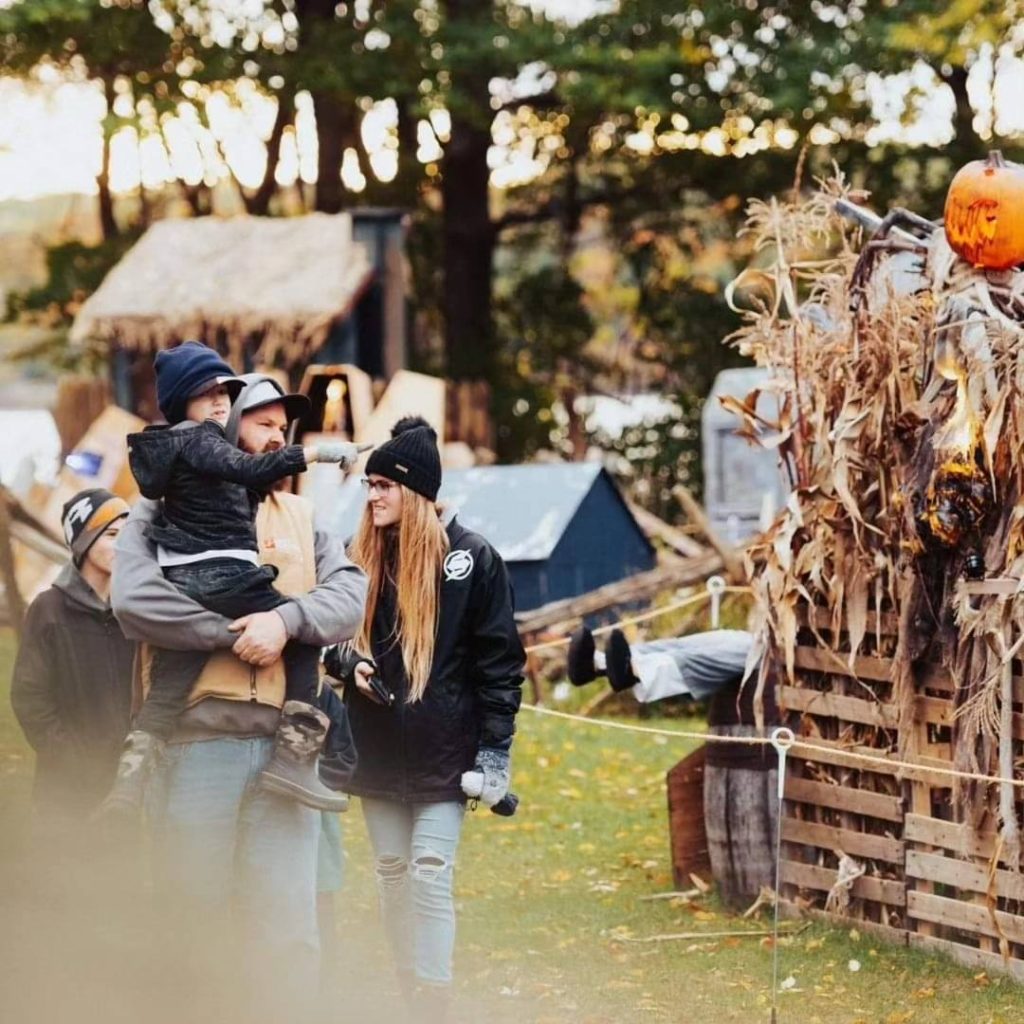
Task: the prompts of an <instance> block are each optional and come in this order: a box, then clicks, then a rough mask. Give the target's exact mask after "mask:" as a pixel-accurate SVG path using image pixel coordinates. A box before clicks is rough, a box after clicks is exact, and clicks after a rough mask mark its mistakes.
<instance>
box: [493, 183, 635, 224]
mask: <svg viewBox="0 0 1024 1024" xmlns="http://www.w3.org/2000/svg"><path fill="white" fill-rule="evenodd" d="M634 191H635V190H634V189H607V190H605V191H602V192H594V193H593V194H592V195H589V196H583V197H577V198H575V200H574V201H573V204H572V205H573V207H574V210H573V211H572V212H574V213H576V214H578V213H579V211H581V210H583V209H585V208H586V207H588V206H599V205H601V204H602V203H611V202H614V201H616V200H618V199H625V198H626V197H627V196H629V195H631V194H632V193H633V192H634ZM568 209H569V208H568V204H567V203H566V200H565V198H564V197H558V198H556V199H549V200H548V201H547V202H546V203H542V204H541V205H540V206H537V207H534V209H532V210H509V212H508V213H506V214H503V215H502V216H501V217H499V218H498V219H497V220H495V221H494V222H493V224H492V226H493V228H494V232H495V234H499V233H500V232H502V231H504V230H505V229H506V228H512V227H518V226H519V225H520V224H541V223H543V222H544V221H548V220H558V219H564V218H565V216H566V213H567V211H568Z"/></svg>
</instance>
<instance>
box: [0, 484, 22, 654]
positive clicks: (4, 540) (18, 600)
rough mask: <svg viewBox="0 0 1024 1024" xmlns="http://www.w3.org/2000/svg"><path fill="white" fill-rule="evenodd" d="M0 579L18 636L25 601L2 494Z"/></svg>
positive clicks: (8, 507)
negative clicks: (16, 568) (17, 574)
mask: <svg viewBox="0 0 1024 1024" xmlns="http://www.w3.org/2000/svg"><path fill="white" fill-rule="evenodd" d="M0 580H2V581H3V585H4V594H5V596H6V598H7V612H8V615H9V616H10V619H11V625H12V626H13V627H14V631H15V633H17V635H18V638H19V639H20V638H21V626H22V623H23V622H24V620H25V601H24V599H23V598H22V596H21V591H20V590H19V589H18V578H17V576H16V575H15V572H14V550H13V549H12V548H11V509H10V506H9V505H8V503H7V497H6V495H0Z"/></svg>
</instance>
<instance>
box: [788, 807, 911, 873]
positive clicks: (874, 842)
mask: <svg viewBox="0 0 1024 1024" xmlns="http://www.w3.org/2000/svg"><path fill="white" fill-rule="evenodd" d="M782 838H783V839H784V840H786V842H789V843H802V844H804V845H807V846H818V847H821V848H822V849H824V850H832V851H833V852H834V851H837V850H842V851H843V853H848V854H850V855H851V856H853V857H869V858H871V859H872V860H884V861H888V862H889V863H890V864H902V863H903V844H902V843H901V842H900V841H899V840H898V839H892V838H890V837H889V836H877V835H873V834H872V833H870V832H851V831H850V830H849V829H845V828H836V827H835V826H834V825H819V824H817V823H816V822H811V821H800V820H798V819H797V818H783V819H782Z"/></svg>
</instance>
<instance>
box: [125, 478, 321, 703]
mask: <svg viewBox="0 0 1024 1024" xmlns="http://www.w3.org/2000/svg"><path fill="white" fill-rule="evenodd" d="M256 536H257V538H258V540H259V545H260V561H261V562H262V563H263V564H264V565H273V566H276V567H277V572H278V575H277V580H276V581H275V583H274V586H275V587H276V588H277V589H278V590H280V591H281V593H282V594H286V595H287V596H289V597H293V596H296V595H298V594H304V593H306V591H308V590H312V589H313V587H314V586H315V585H316V551H315V549H314V545H313V506H312V505H310V503H309V502H308V501H306V500H305V498H300V497H299V496H298V495H297V494H289V493H288V492H286V491H276V492H274V493H272V494H271V495H270V496H269V497H268V498H267V499H266V500H265V501H263V502H261V503H260V507H259V511H258V512H257V514H256ZM149 667H150V654H149V652H148V651H146V652H145V653H144V655H143V659H142V685H143V692H148V690H149ZM207 697H221V698H223V699H225V700H251V701H254V702H256V703H257V704H269V705H271V706H273V707H276V708H279V707H281V706H282V705H283V704H284V666H283V665H282V663H281V660H280V659H278V660H277V661H276V662H275V663H274V664H273V665H271V666H269V667H268V668H254V667H253V666H252V665H247V664H246V663H245V662H244V661H241V660H240V659H238V658H236V657H235V656H234V655H233V654H232V653H231V650H230V648H225V649H222V650H219V651H215V652H214V653H213V654H212V655H211V656H210V659H209V661H207V663H206V667H205V668H204V669H203V671H202V674H201V675H200V676H199V678H198V679H197V680H196V684H195V686H194V687H193V688H192V692H191V693H190V694H189V698H188V706H189V707H193V706H195V705H196V704H198V703H199V702H200V701H201V700H205V699H206V698H207Z"/></svg>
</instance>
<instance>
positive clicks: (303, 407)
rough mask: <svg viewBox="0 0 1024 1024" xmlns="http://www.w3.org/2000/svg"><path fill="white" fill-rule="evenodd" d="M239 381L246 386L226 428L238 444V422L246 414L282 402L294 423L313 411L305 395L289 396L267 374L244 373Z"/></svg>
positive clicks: (232, 408)
mask: <svg viewBox="0 0 1024 1024" xmlns="http://www.w3.org/2000/svg"><path fill="white" fill-rule="evenodd" d="M239 379H240V380H241V381H242V383H243V385H244V386H243V388H242V390H241V391H240V392H239V394H238V397H237V398H236V399H235V401H234V403H233V404H232V406H231V416H230V418H229V419H228V424H227V428H226V433H227V436H228V438H229V439H230V440H231V441H232V442H234V443H236V444H237V442H238V422H239V420H240V419H241V418H242V416H244V415H245V414H246V413H250V412H255V411H256V410H257V409H261V408H263V406H265V405H276V404H277V403H278V402H280V403H281V405H283V406H284V414H285V416H287V417H288V419H289V421H293V420H298V419H301V418H302V417H303V416H306V415H308V414H309V412H310V410H311V409H312V406H311V405H310V403H309V399H308V398H307V397H306V396H305V395H295V394H288V392H287V391H285V389H284V388H283V387H281V385H280V384H279V383H278V382H277V381H276V380H275V379H274V378H273V377H268V376H267V375H266V374H263V373H243V374H242V375H241V376H240V378H239Z"/></svg>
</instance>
